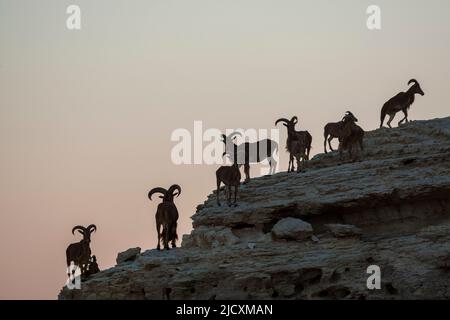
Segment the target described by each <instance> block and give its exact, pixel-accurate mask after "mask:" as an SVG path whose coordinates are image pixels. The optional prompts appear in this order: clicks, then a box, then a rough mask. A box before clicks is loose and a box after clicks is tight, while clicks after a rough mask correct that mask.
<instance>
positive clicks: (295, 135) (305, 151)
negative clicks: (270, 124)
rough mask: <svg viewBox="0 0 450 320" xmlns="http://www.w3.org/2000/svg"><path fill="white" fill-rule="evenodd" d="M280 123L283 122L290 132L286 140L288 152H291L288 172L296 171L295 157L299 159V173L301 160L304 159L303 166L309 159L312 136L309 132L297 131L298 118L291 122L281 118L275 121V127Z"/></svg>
mask: <svg viewBox="0 0 450 320" xmlns="http://www.w3.org/2000/svg"><path fill="white" fill-rule="evenodd" d="M280 122H283V125H284V126H285V127H286V128H287V132H288V137H287V139H286V150H287V151H288V152H289V165H288V172H292V171H294V170H295V168H294V157H295V158H296V159H297V171H299V170H300V169H299V164H300V158H301V159H302V162H303V165H304V163H305V160H308V159H309V152H310V150H311V143H312V136H311V134H309V132H308V131H296V130H295V125H296V124H297V122H298V118H297V117H296V116H293V117H292V118H291V120H288V119H286V118H280V119H278V120H277V121H275V125H277V124H278V123H280Z"/></svg>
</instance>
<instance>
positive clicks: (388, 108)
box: [380, 79, 425, 128]
mask: <svg viewBox="0 0 450 320" xmlns="http://www.w3.org/2000/svg"><path fill="white" fill-rule="evenodd" d="M411 83H413V85H412V86H411V87H410V88H409V89H408V91H406V92H400V93H398V94H397V95H396V96H394V97H392V98H391V99H389V100H388V101H387V102H386V103H385V104H384V105H383V108H381V117H380V118H381V123H380V128H381V127H382V126H383V122H384V118H385V117H386V115H389V120H388V122H387V125H388V127H389V128H392V127H391V121H392V120H393V119H394V117H395V114H396V113H397V112H399V111H402V112H403V114H404V115H405V116H404V118H403V119H402V120H400V121H399V122H398V125H400V124H401V123H402V122H403V121H405V123H406V122H408V109H409V108H410V107H411V105H412V104H413V102H414V99H415V95H416V94H420V95H421V96H423V95H425V93H424V92H423V91H422V88H421V87H420V85H419V82H417V80H416V79H411V80H409V81H408V85H410V84H411Z"/></svg>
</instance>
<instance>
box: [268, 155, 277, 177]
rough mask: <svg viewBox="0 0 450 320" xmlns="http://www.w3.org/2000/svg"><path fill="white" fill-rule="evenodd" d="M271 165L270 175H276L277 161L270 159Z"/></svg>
mask: <svg viewBox="0 0 450 320" xmlns="http://www.w3.org/2000/svg"><path fill="white" fill-rule="evenodd" d="M269 165H270V171H269V174H270V175H272V174H275V169H276V168H277V162H276V161H275V159H274V158H273V157H270V158H269Z"/></svg>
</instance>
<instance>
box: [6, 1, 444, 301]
mask: <svg viewBox="0 0 450 320" xmlns="http://www.w3.org/2000/svg"><path fill="white" fill-rule="evenodd" d="M74 3H76V4H78V5H79V6H80V7H81V10H82V30H81V31H68V30H67V29H66V27H65V19H66V17H67V15H66V13H65V10H66V7H67V6H68V5H69V4H74ZM370 4H378V5H380V6H381V9H382V30H381V31H369V30H367V28H366V25H365V20H366V14H365V10H366V8H367V6H368V5H370ZM449 14H450V2H449V1H447V0H432V1H411V0H409V1H406V0H396V1H361V0H343V1H334V0H333V1H332V0H329V1H324V0H320V1H317V0H315V1H312V0H311V1H300V0H276V1H275V0H271V1H268V0H239V1H238V0H236V1H228V0H227V1H225V0H220V1H218V0H216V1H213V0H190V1H182V0H177V1H175V0H145V1H144V0H141V1H138V0H134V1H113V0H108V1H106V0H103V1H101V0H97V1H87V0H76V1H65V0H41V1H31V0H30V1H24V0H0V122H1V124H0V146H1V150H2V152H1V166H0V236H1V239H0V240H1V241H0V252H1V253H2V256H1V258H0V271H1V273H0V298H2V299H18V298H27V299H28V298H29V299H42V298H46V299H54V298H56V296H57V294H58V292H59V290H60V288H61V287H62V285H63V284H64V282H65V249H66V247H67V245H68V244H69V243H71V242H75V241H78V240H79V238H78V237H75V236H73V235H72V234H71V228H72V227H73V226H74V225H77V224H83V225H88V224H91V223H95V224H96V225H97V226H98V232H97V233H95V234H94V235H93V236H92V250H93V252H94V253H95V254H96V255H97V258H98V260H99V263H100V267H101V268H102V269H105V268H107V267H110V266H112V265H114V261H115V257H116V254H117V252H119V251H123V250H126V249H127V248H130V247H135V246H140V247H142V248H143V249H144V250H145V249H150V248H154V247H155V245H156V236H155V223H154V212H155V209H156V205H157V202H154V203H151V202H150V201H149V200H148V199H147V192H148V190H149V189H150V188H151V187H154V186H164V187H168V186H170V185H171V184H172V183H178V184H180V185H181V186H182V188H183V192H182V195H181V196H180V198H178V199H177V200H176V203H177V205H178V207H179V211H180V221H179V234H180V235H181V234H183V233H188V232H189V231H190V228H191V220H190V216H192V214H193V213H194V210H195V209H194V208H195V206H196V205H197V204H198V203H201V202H203V201H204V200H205V198H206V196H207V194H208V193H209V192H210V191H211V190H212V189H213V188H214V183H215V182H214V171H215V170H216V169H217V166H206V165H204V166H200V165H198V166H175V165H173V164H172V163H171V160H170V150H171V148H172V147H173V146H174V143H173V142H171V141H170V134H171V132H172V131H173V130H174V129H176V128H187V129H189V130H192V128H193V121H194V120H203V123H204V127H205V128H208V127H211V128H219V129H226V128H273V123H274V120H275V119H277V118H278V117H290V116H292V115H294V114H295V115H298V116H299V117H300V125H301V127H302V128H306V129H308V130H309V131H310V132H311V133H312V135H313V147H314V149H313V153H314V154H315V153H318V152H322V143H323V140H322V139H323V138H322V130H323V126H324V124H325V123H326V122H329V121H337V120H339V119H340V117H341V116H342V113H343V112H344V111H346V110H347V109H349V108H350V109H351V110H352V111H353V112H354V113H355V115H357V117H358V118H359V119H360V123H361V125H362V126H363V127H364V128H365V129H366V130H371V129H374V128H376V127H378V124H379V110H380V108H381V106H382V104H383V103H384V102H385V101H386V100H387V99H388V98H390V97H391V96H392V95H394V94H396V93H397V92H398V91H400V90H406V89H407V84H406V83H407V81H408V80H409V79H410V78H412V77H414V78H417V79H418V80H419V81H420V83H421V85H422V88H423V90H424V91H425V93H426V95H425V96H424V97H419V98H418V99H417V100H416V102H415V104H414V105H413V106H412V108H411V111H410V118H411V119H412V120H414V119H429V118H434V117H444V116H448V115H449V113H450V112H449V111H450V110H449V106H448V104H447V99H448V88H449V83H450V63H449V58H448V57H450V42H449V40H448V39H449V35H450V34H449V33H450V19H449V18H448V17H449ZM395 123H396V121H395ZM284 141H285V132H284V131H283V132H282V136H281V144H282V145H283V146H284ZM281 156H282V169H283V170H285V169H286V154H285V153H284V151H283V152H282V154H281ZM256 171H257V170H255V169H254V170H252V172H254V173H255V172H256Z"/></svg>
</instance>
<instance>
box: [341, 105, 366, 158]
mask: <svg viewBox="0 0 450 320" xmlns="http://www.w3.org/2000/svg"><path fill="white" fill-rule="evenodd" d="M342 121H343V123H344V126H343V129H342V135H341V136H340V143H339V155H340V157H341V158H342V152H343V150H348V152H349V155H350V158H351V159H353V155H352V151H353V146H354V145H356V144H357V145H358V146H359V148H360V149H361V151H363V150H364V146H363V139H364V130H363V129H362V128H361V127H360V126H358V125H357V124H356V123H355V122H358V119H357V118H356V117H355V116H354V115H353V113H351V112H350V111H347V112H346V113H345V116H344V118H343V119H342Z"/></svg>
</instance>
